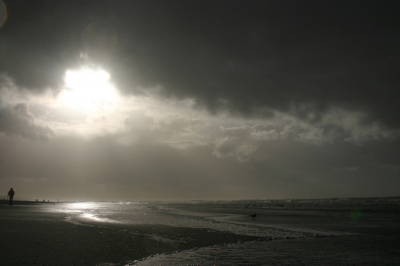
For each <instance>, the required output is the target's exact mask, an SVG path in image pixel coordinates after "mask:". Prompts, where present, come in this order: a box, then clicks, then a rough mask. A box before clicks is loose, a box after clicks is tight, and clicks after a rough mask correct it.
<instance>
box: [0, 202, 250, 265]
mask: <svg viewBox="0 0 400 266" xmlns="http://www.w3.org/2000/svg"><path fill="white" fill-rule="evenodd" d="M36 204H52V203H36ZM33 207H34V204H33V203H28V202H15V203H14V206H11V207H10V206H8V205H7V204H6V202H4V201H2V202H0V236H1V240H0V254H1V256H0V265H110V266H111V265H126V264H127V262H128V261H132V260H139V259H142V258H143V257H147V256H150V255H154V254H158V253H164V252H173V251H177V250H186V249H191V248H195V247H205V246H212V245H218V244H225V243H236V242H238V241H250V240H255V239H256V238H255V237H247V236H238V235H235V234H231V233H224V232H215V231H210V230H207V229H193V228H179V227H169V226H154V225H151V226H150V225H125V224H112V225H110V224H107V227H104V224H100V223H97V224H96V223H94V222H92V223H90V224H88V225H75V224H72V223H69V222H66V221H65V218H66V215H65V214H54V213H41V212H33V211H32V208H33ZM154 236H157V237H154Z"/></svg>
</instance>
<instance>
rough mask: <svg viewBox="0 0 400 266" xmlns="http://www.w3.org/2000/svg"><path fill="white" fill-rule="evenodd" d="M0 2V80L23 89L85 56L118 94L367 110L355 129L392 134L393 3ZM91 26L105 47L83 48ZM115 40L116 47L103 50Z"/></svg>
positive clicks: (237, 106) (239, 110) (395, 108)
mask: <svg viewBox="0 0 400 266" xmlns="http://www.w3.org/2000/svg"><path fill="white" fill-rule="evenodd" d="M6 4H7V5H8V10H9V20H8V21H7V24H6V25H5V26H4V27H3V28H2V29H1V33H2V34H1V36H0V57H1V58H0V71H1V72H6V73H8V75H9V76H11V77H12V78H14V79H15V81H16V82H17V84H18V85H20V86H24V87H28V88H32V89H33V88H37V89H40V88H45V87H47V86H56V85H57V84H60V83H61V82H62V77H63V74H64V71H65V69H66V68H71V67H77V66H78V65H79V64H82V63H84V62H85V60H86V59H84V58H83V59H82V58H80V57H79V56H80V54H81V53H86V54H87V55H88V57H89V59H90V60H91V62H96V63H98V64H101V65H103V66H104V67H105V68H106V69H108V70H109V71H110V72H111V74H112V79H113V82H115V83H117V84H118V86H119V87H120V88H121V89H122V90H124V92H125V93H137V92H138V90H137V88H138V87H141V88H148V87H156V86H161V87H162V88H163V90H164V93H165V94H166V95H176V96H179V97H191V98H194V99H195V100H196V101H197V103H198V104H199V105H204V106H206V107H208V108H209V109H210V110H212V111H217V110H219V109H221V108H229V109H230V110H231V112H232V113H236V114H245V115H254V114H256V113H257V112H258V111H259V108H263V110H267V111H265V112H262V115H267V116H271V115H272V114H273V112H271V111H268V110H270V109H274V110H280V111H283V112H291V113H292V114H293V115H296V116H297V117H299V118H302V119H304V120H306V121H309V122H311V123H313V122H316V121H318V120H319V119H321V117H322V116H323V115H324V112H325V111H326V110H327V108H330V107H332V106H337V107H340V108H345V109H347V110H353V111H362V112H364V113H365V114H366V116H365V117H364V119H363V120H362V121H361V122H363V123H370V122H379V123H380V124H381V125H384V126H387V127H391V128H399V127H400V122H399V121H400V119H399V113H400V107H399V105H398V103H397V98H398V96H399V93H398V81H399V78H398V75H397V72H396V69H399V62H400V60H399V59H400V58H399V57H400V56H399V53H398V48H397V47H398V45H399V42H400V34H399V33H400V25H399V20H398V11H399V4H398V3H397V2H396V1H383V2H382V1H381V2H376V1H363V2H360V1H307V2H298V1H251V2H245V1H243V2H235V3H231V4H227V3H226V2H225V1H217V2H216V1H168V2H164V1H135V2H131V1H96V4H94V2H93V1H57V2H54V1H30V2H29V3H27V2H26V1H6ZM32 10H35V11H36V12H35V11H32ZM91 23H97V24H96V25H97V26H96V27H94V28H93V31H94V34H95V35H96V36H102V37H97V39H95V41H99V42H103V43H102V44H99V45H98V46H96V45H94V44H93V43H89V46H90V47H89V48H88V45H87V42H86V44H85V43H84V41H82V38H83V37H82V32H83V30H84V29H85V28H87V26H88V25H90V24H91ZM114 32H115V34H116V36H117V39H118V41H117V44H116V45H114V44H113V43H112V44H110V45H108V46H107V45H104V40H105V39H106V38H105V37H104V36H106V37H107V36H113V34H114ZM107 34H109V35H107ZM258 114H259V113H258Z"/></svg>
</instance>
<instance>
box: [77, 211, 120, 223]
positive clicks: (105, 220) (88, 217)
mask: <svg viewBox="0 0 400 266" xmlns="http://www.w3.org/2000/svg"><path fill="white" fill-rule="evenodd" d="M79 218H80V219H79ZM81 219H83V220H91V221H95V222H103V223H120V222H119V221H116V220H112V219H108V218H100V217H97V216H95V215H93V214H90V213H84V214H82V215H80V216H79V217H78V220H81Z"/></svg>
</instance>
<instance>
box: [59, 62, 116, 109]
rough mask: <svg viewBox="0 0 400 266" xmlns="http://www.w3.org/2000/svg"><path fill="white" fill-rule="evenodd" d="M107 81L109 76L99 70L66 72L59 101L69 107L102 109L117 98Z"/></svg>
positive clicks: (85, 69)
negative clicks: (63, 88) (63, 87)
mask: <svg viewBox="0 0 400 266" xmlns="http://www.w3.org/2000/svg"><path fill="white" fill-rule="evenodd" d="M109 79H110V74H108V73H107V72H106V71H104V70H101V69H96V70H93V69H89V68H83V69H80V70H68V71H67V72H66V74H65V85H66V89H65V90H64V91H63V92H62V93H61V95H60V100H61V101H62V102H63V103H64V104H65V105H67V106H69V107H75V108H85V109H93V108H96V107H101V108H103V107H104V105H107V104H112V103H113V102H114V101H115V100H116V99H117V98H118V94H117V92H116V90H115V88H114V86H112V84H110V82H109Z"/></svg>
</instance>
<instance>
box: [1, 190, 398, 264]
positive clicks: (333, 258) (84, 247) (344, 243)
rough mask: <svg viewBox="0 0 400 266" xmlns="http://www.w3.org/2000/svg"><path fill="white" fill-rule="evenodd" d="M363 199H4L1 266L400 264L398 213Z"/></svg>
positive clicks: (391, 207)
mask: <svg viewBox="0 0 400 266" xmlns="http://www.w3.org/2000/svg"><path fill="white" fill-rule="evenodd" d="M385 200H393V199H385ZM394 200H396V201H398V199H397V198H395V199H394ZM364 201H365V200H364ZM364 201H357V200H355V199H350V203H349V202H347V203H346V204H343V203H340V202H338V201H337V200H335V202H324V200H314V201H312V202H308V203H307V204H302V205H300V204H299V202H297V203H294V202H291V204H286V205H284V202H283V201H282V202H278V203H277V202H275V204H272V202H273V201H271V203H270V204H265V203H266V202H267V201H263V202H262V203H264V206H261V204H255V202H253V204H252V205H251V206H250V207H243V204H242V203H238V202H224V203H221V202H218V201H216V202H195V203H193V202H186V203H173V202H172V203H171V202H169V203H168V202H153V203H147V202H144V203H140V202H136V203H134V202H92V203H85V202H79V203H51V202H40V203H37V202H26V201H21V202H15V203H14V206H8V205H7V202H5V201H2V202H0V234H1V240H2V241H0V250H1V257H0V265H65V266H66V265H99V266H101V265H103V266H105V265H107V266H120V265H137V266H147V265H207V266H208V265H219V266H225V265H226V266H228V265H235V266H237V265H240V266H254V265H260V266H261V265H292V266H293V265H296V266H304V265H329V266H336V265H337V266H339V265H371V266H372V265H374V266H376V265H382V266H383V265H397V264H398V261H400V251H399V250H400V241H399V239H400V238H399V236H400V229H399V226H398V224H399V222H400V209H399V205H398V204H397V203H394V204H392V203H390V202H389V203H388V202H384V203H381V202H380V201H381V199H373V201H374V202H364ZM259 203H261V202H259ZM265 205H267V206H265ZM282 205H284V206H282ZM246 206H249V205H248V204H246ZM300 206H301V207H300ZM252 213H257V217H256V218H253V217H251V216H250V215H249V214H252Z"/></svg>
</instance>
